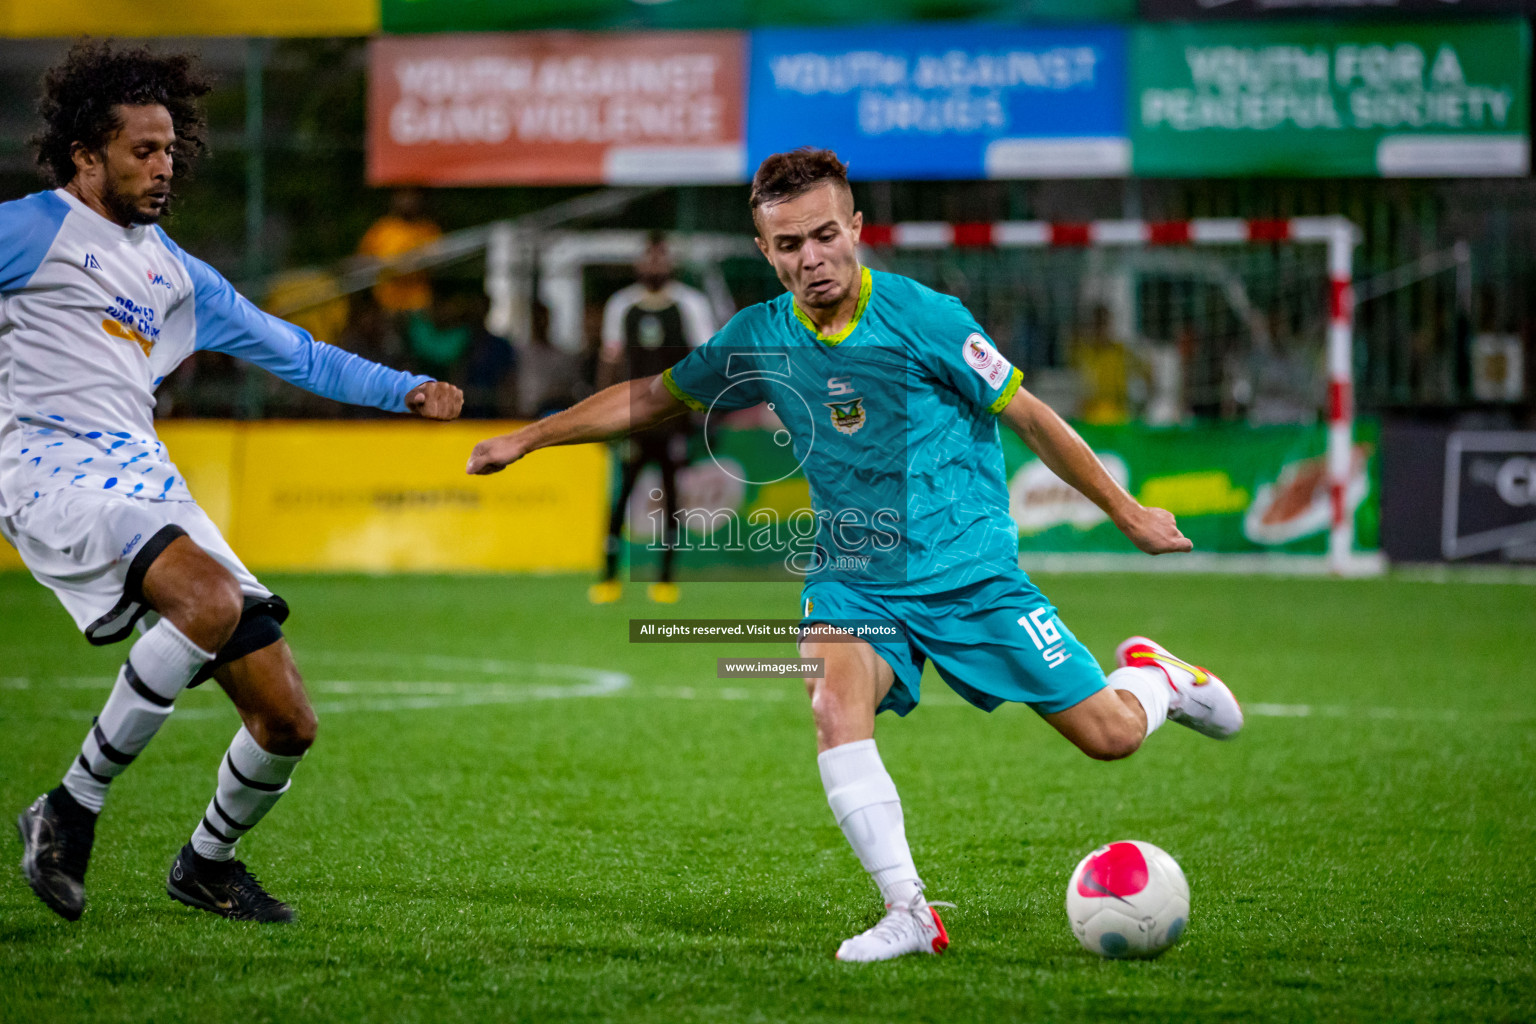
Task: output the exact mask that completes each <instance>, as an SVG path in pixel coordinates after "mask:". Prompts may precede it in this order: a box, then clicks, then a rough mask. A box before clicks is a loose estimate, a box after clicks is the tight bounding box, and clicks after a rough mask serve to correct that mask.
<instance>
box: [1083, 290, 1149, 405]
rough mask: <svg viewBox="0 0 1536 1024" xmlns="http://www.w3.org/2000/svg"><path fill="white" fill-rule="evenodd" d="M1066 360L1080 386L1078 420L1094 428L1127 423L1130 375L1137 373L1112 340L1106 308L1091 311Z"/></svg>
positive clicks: (1126, 352) (1129, 357) (1127, 354)
mask: <svg viewBox="0 0 1536 1024" xmlns="http://www.w3.org/2000/svg"><path fill="white" fill-rule="evenodd" d="M1070 357H1071V362H1072V368H1073V369H1074V370H1076V371H1077V373H1078V377H1079V378H1080V380H1081V383H1082V404H1081V407H1080V409H1079V411H1078V417H1079V418H1080V419H1081V420H1082V421H1083V422H1084V423H1089V424H1092V425H1094V426H1112V425H1115V424H1120V423H1126V422H1129V421H1130V418H1131V391H1130V387H1131V375H1132V373H1140V372H1141V371H1140V367H1139V364H1138V363H1137V360H1136V357H1135V356H1134V355H1133V354H1132V353H1131V352H1130V350H1129V349H1127V348H1126V347H1125V345H1124V344H1122V343H1121V342H1120V340H1119V339H1118V338H1116V337H1115V336H1114V332H1113V331H1112V330H1111V328H1110V322H1109V310H1108V309H1107V308H1105V307H1104V306H1096V307H1094V310H1093V320H1092V322H1091V324H1090V325H1089V328H1088V330H1086V331H1084V332H1083V333H1081V334H1079V335H1077V336H1076V337H1074V338H1073V339H1072V349H1071V354H1070Z"/></svg>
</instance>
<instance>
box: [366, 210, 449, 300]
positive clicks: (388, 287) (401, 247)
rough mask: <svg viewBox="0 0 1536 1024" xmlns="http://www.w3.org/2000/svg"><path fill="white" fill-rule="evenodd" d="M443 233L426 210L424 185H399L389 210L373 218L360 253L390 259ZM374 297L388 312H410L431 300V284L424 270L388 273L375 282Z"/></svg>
mask: <svg viewBox="0 0 1536 1024" xmlns="http://www.w3.org/2000/svg"><path fill="white" fill-rule="evenodd" d="M442 233H443V231H442V229H441V228H439V227H438V226H437V224H436V223H435V222H433V220H432V219H431V218H430V217H428V216H427V214H426V195H425V193H423V192H422V190H421V189H419V188H401V189H396V190H395V191H394V192H393V193H391V195H390V197H389V212H388V213H386V214H385V215H384V216H382V217H380V218H379V219H378V220H376V221H374V222H373V226H372V227H370V228H369V229H368V231H367V233H366V234H364V235H363V239H362V241H360V242H358V243H357V253H358V255H359V256H367V257H369V258H371V259H375V260H389V259H393V258H394V257H396V256H401V255H403V254H405V253H408V252H410V251H411V250H412V249H418V248H420V247H421V246H423V245H426V244H427V243H428V242H431V241H435V240H436V239H437V238H439V237H441V236H442ZM373 297H374V299H375V300H376V301H377V302H378V304H379V305H380V306H381V307H383V309H384V310H385V311H386V312H389V313H409V312H412V311H414V310H421V309H426V308H427V307H428V306H430V305H431V304H432V284H431V282H430V281H429V280H428V279H427V275H426V272H425V271H416V272H414V273H410V274H389V273H386V274H385V275H384V276H381V277H380V279H379V283H378V284H376V285H374V288H373Z"/></svg>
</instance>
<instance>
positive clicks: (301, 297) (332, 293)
mask: <svg viewBox="0 0 1536 1024" xmlns="http://www.w3.org/2000/svg"><path fill="white" fill-rule="evenodd" d="M339 284H340V281H339V280H338V279H337V277H336V275H335V274H334V273H332V272H331V271H329V270H321V269H317V268H306V269H301V270H285V271H283V272H281V273H278V274H274V275H272V277H271V279H270V281H269V282H268V285H269V286H268V288H267V294H266V297H265V298H264V299H263V301H262V303H261V308H262V309H264V310H266V311H267V312H268V313H271V314H273V315H274V316H278V317H281V318H282V319H284V320H287V321H288V322H289V323H291V324H293V325H295V326H297V327H302V328H304V330H306V331H308V332H309V333H310V334H312V335H314V336H315V337H316V338H318V339H319V340H321V341H328V342H331V343H333V344H334V343H335V342H336V340H337V339H338V338H340V337H341V333H342V331H343V330H345V329H346V326H347V313H348V309H347V299H346V297H345V296H343V295H340V294H338V286H339Z"/></svg>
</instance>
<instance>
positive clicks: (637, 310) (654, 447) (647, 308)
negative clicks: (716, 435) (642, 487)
mask: <svg viewBox="0 0 1536 1024" xmlns="http://www.w3.org/2000/svg"><path fill="white" fill-rule="evenodd" d="M635 276H636V277H637V278H638V280H637V281H636V282H635V283H634V284H632V285H630V286H629V287H627V288H620V289H619V290H618V291H617V292H615V293H614V294H613V297H612V298H610V299H609V300H608V304H607V305H606V306H605V307H604V308H603V347H602V354H601V356H600V358H599V360H598V378H597V386H598V387H599V388H602V387H606V386H608V385H610V384H614V383H616V382H618V381H621V380H635V379H638V378H641V377H652V376H655V375H656V374H659V373H661V372H663V371H665V370H667V369H669V368H671V367H672V366H673V365H674V364H676V363H677V362H678V360H680V359H682V358H683V357H684V356H685V355H687V354H688V352H689V350H691V349H694V348H697V347H699V346H700V345H702V344H704V343H705V342H707V341H708V340H709V338H710V335H712V334H714V333H715V322H714V314H713V312H712V311H711V310H710V307H709V299H707V298H706V297H705V296H704V293H703V292H701V291H699V290H698V289H696V288H690V287H688V286H687V285H685V284H682V283H681V282H679V281H674V280H673V279H672V254H671V253H670V252H669V251H668V250H667V244H666V240H665V239H664V238H663V237H662V235H661V234H660V233H659V232H657V233H653V234H652V235H651V237H650V239H649V241H648V242H647V243H646V247H645V251H644V252H643V253H641V255H640V258H639V259H638V260H636V261H635ZM690 428H691V423H690V421H689V418H688V417H687V416H679V417H677V418H675V419H672V420H669V421H668V422H666V423H663V424H661V425H659V426H656V427H651V428H649V429H646V430H640V431H637V432H635V433H633V434H631V435H629V437H627V438H625V439H624V440H623V441H622V442H621V443H620V445H619V450H620V451H621V453H622V457H623V463H624V464H623V467H622V469H621V472H620V484H619V491H618V494H617V495H615V496H614V499H613V508H612V511H611V514H610V516H609V520H608V542H607V548H606V551H607V557H606V560H605V564H604V572H603V579H602V581H601V582H600V583H597V584H596V585H594V586H593V587H592V588H591V589H590V590H589V591H588V592H587V593H588V597H589V598H590V600H591V601H592V602H593V603H594V604H607V603H609V602H612V601H616V600H618V597H619V582H618V572H619V554H620V551H621V550H622V536H623V532H624V518H625V513H626V510H627V509H628V506H629V496H630V493H631V492H632V491H633V490H634V488H635V483H636V482H637V481H638V480H639V479H640V472H641V470H643V469H644V468H645V467H646V466H647V465H651V464H654V465H655V466H656V467H657V469H658V470H660V472H661V491H662V503H663V505H664V507H665V510H666V519H665V520H664V526H663V541H662V554H661V575H660V579H659V580H658V581H657V582H656V583H653V584H652V585H651V587H650V588H649V591H648V593H649V595H650V597H651V600H653V601H659V602H662V603H666V604H670V603H672V602H675V601H676V600H677V599H678V594H677V587H676V586H675V585H674V584H673V582H672V569H673V562H674V558H675V552H676V548H677V509H678V491H677V471H678V470H679V469H680V468H682V467H683V466H685V465H687V463H688V435H689V433H690V432H691V431H690Z"/></svg>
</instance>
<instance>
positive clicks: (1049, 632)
mask: <svg viewBox="0 0 1536 1024" xmlns="http://www.w3.org/2000/svg"><path fill="white" fill-rule="evenodd" d="M1019 625H1021V626H1023V627H1024V628H1025V630H1027V631H1028V632H1029V638H1030V639H1031V640H1033V641H1034V642H1035V649H1036V650H1037V651H1039V652H1040V654H1041V656H1042V657H1043V658H1045V664H1046V665H1047V666H1048V667H1050V668H1055V667H1056V666H1057V665H1060V664H1061V663H1062V662H1064V661H1066V660H1067V659H1068V658H1070V657H1072V655H1070V654H1068V653H1067V650H1066V648H1067V645H1066V643H1065V642H1064V641H1063V640H1062V639H1061V630H1059V629H1057V628H1056V616H1054V615H1052V614H1051V610H1050V609H1049V608H1036V609H1035V610H1034V611H1032V612H1030V613H1029V614H1028V615H1021V616H1019Z"/></svg>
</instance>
